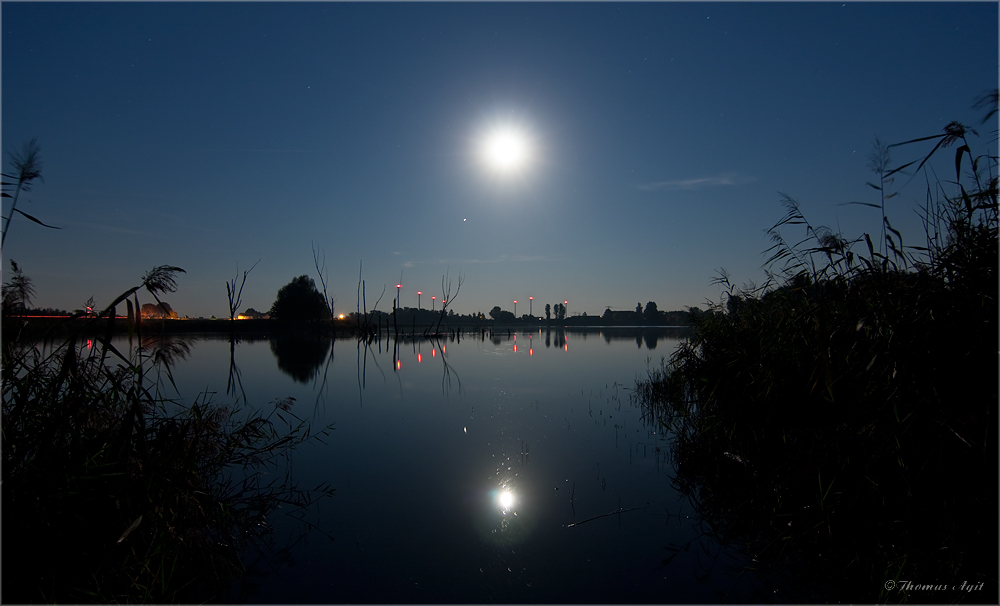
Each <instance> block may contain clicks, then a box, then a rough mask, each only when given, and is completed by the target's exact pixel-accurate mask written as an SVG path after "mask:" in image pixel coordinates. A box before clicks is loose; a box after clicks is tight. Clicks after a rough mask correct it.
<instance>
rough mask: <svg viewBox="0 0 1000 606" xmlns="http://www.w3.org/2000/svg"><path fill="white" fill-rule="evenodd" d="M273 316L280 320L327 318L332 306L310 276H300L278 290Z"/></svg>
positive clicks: (273, 306) (272, 307) (272, 311)
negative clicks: (327, 302) (328, 304)
mask: <svg viewBox="0 0 1000 606" xmlns="http://www.w3.org/2000/svg"><path fill="white" fill-rule="evenodd" d="M271 317H272V318H277V319H280V320H326V319H329V318H330V308H329V307H328V306H327V304H326V300H325V299H324V298H323V295H322V294H321V293H320V292H319V291H318V290H316V282H314V281H313V279H312V278H310V277H309V276H299V277H298V278H295V279H293V280H292V281H291V282H289V283H288V284H285V285H284V286H282V287H281V289H280V290H278V296H277V298H275V300H274V304H273V305H272V306H271Z"/></svg>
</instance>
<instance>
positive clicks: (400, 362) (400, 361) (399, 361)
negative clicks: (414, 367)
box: [396, 360, 403, 370]
mask: <svg viewBox="0 0 1000 606" xmlns="http://www.w3.org/2000/svg"><path fill="white" fill-rule="evenodd" d="M402 367H403V362H402V360H396V370H399V369H400V368H402Z"/></svg>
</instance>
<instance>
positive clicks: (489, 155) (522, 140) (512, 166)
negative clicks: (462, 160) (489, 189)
mask: <svg viewBox="0 0 1000 606" xmlns="http://www.w3.org/2000/svg"><path fill="white" fill-rule="evenodd" d="M480 156H481V158H482V160H483V162H484V163H485V164H486V166H488V167H489V168H490V169H492V170H494V171H496V172H498V173H501V174H508V173H513V172H517V171H518V170H521V169H523V168H524V167H525V166H526V165H527V164H528V163H529V162H530V161H531V156H532V149H531V141H530V139H529V138H528V136H527V135H526V134H525V133H524V132H523V131H521V130H519V129H516V128H513V127H500V128H495V129H493V130H491V131H490V132H488V133H486V135H485V136H484V137H483V139H482V143H481V146H480Z"/></svg>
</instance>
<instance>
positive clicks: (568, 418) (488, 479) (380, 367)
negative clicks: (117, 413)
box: [166, 328, 775, 603]
mask: <svg viewBox="0 0 1000 606" xmlns="http://www.w3.org/2000/svg"><path fill="white" fill-rule="evenodd" d="M678 338H679V334H678V333H677V332H676V330H665V329H650V330H646V331H643V330H638V329H623V328H615V329H591V330H587V331H566V332H562V331H560V332H556V331H552V332H550V333H547V332H546V331H544V330H543V331H540V332H534V333H517V334H514V333H511V334H510V335H509V336H508V334H507V332H506V331H504V332H503V333H502V334H500V333H497V334H496V335H495V338H491V337H490V336H489V335H487V336H486V337H485V338H482V337H481V336H479V335H476V336H471V335H463V336H462V337H461V338H459V339H458V340H442V341H431V340H415V341H414V340H406V339H403V340H401V341H400V343H399V346H398V349H397V350H395V351H394V348H393V346H392V344H391V342H390V344H389V345H388V346H387V344H386V343H387V342H386V341H385V340H383V341H382V342H381V347H380V346H379V345H375V346H374V347H373V348H368V349H367V350H366V348H365V347H364V346H359V345H358V343H357V341H355V340H336V341H334V340H331V339H326V340H317V339H297V340H293V339H282V340H269V339H263V340H247V339H244V340H242V341H240V342H239V343H237V345H236V347H235V362H236V365H237V366H238V368H239V371H240V375H241V381H242V388H243V391H245V393H246V398H247V402H246V406H247V407H265V406H269V403H270V402H273V401H274V400H276V399H279V398H284V397H287V396H291V397H294V398H295V399H296V403H295V406H294V408H293V411H294V412H296V413H297V414H298V415H299V416H301V417H303V418H309V419H312V421H313V423H314V426H316V427H321V426H324V425H327V424H330V423H333V424H334V427H335V431H333V432H332V434H331V436H330V437H329V438H328V439H326V444H322V443H319V442H311V443H308V444H306V445H304V446H302V447H300V448H299V449H298V450H296V451H295V454H294V455H293V457H292V461H291V464H290V469H291V475H292V478H293V479H294V480H295V481H296V482H297V483H298V484H299V485H300V487H302V488H306V487H311V486H315V485H318V484H321V483H329V484H331V485H332V486H333V487H334V488H335V489H336V496H334V497H332V498H329V499H325V500H323V501H322V502H321V503H319V504H318V505H317V506H314V507H312V508H311V509H309V510H307V511H306V512H304V515H303V516H302V517H303V518H304V519H305V520H306V521H308V523H309V524H312V525H314V526H315V527H316V528H319V529H322V531H323V532H319V531H316V530H313V529H311V528H310V526H308V525H306V524H303V523H302V522H300V521H297V520H295V519H294V518H293V517H291V516H288V515H283V514H284V513H285V512H286V510H287V509H288V508H285V509H281V510H279V513H278V514H277V515H276V516H274V520H273V522H274V526H275V535H274V539H275V547H276V548H283V547H289V548H288V549H287V551H284V552H276V553H274V554H272V555H271V556H269V557H266V558H264V559H262V560H261V561H259V562H258V563H256V564H255V565H254V566H253V568H252V574H251V576H250V578H249V579H248V580H247V582H245V583H243V584H242V585H241V586H240V587H239V588H238V589H237V591H236V595H234V596H233V597H232V599H234V600H238V601H245V602H253V603H340V602H370V603H371V602H375V603H414V602H436V603H441V602H463V603H476V602H517V603H552V602H563V603H565V602H575V603H581V602H585V603H623V602H660V603H664V602H666V603H691V602H702V603H705V602H720V601H731V602H750V601H761V600H765V601H769V600H773V599H775V596H773V595H770V594H769V592H767V590H765V589H763V588H762V587H763V585H762V583H760V582H759V580H758V579H756V578H755V577H754V576H753V575H752V573H749V572H746V571H745V570H746V563H745V562H743V561H742V560H741V559H740V558H739V557H738V556H736V555H734V554H733V553H731V552H729V551H727V550H725V549H723V548H721V547H720V546H719V545H717V544H716V543H715V542H713V541H712V540H711V539H710V538H708V537H707V536H706V534H705V532H706V529H705V528H704V527H703V525H702V523H701V522H699V520H698V519H697V517H696V516H695V515H694V514H693V512H692V511H691V505H690V503H689V502H688V500H687V498H686V497H684V496H683V495H681V494H679V493H678V492H677V491H675V490H674V488H673V487H672V486H671V479H670V478H671V475H672V468H671V462H670V459H669V456H668V450H669V448H668V445H667V441H666V440H665V438H666V436H663V435H661V434H660V433H658V432H659V430H658V428H657V427H655V426H651V425H649V424H647V423H646V422H644V419H643V416H642V412H641V411H640V409H639V408H637V407H636V406H635V405H634V403H633V402H632V401H631V399H630V393H631V389H632V388H633V387H634V385H635V380H636V378H639V377H644V376H645V375H646V370H647V368H650V367H658V366H659V364H660V360H661V359H662V358H664V357H669V356H670V354H671V352H672V351H673V350H674V348H675V347H676V346H677V343H678ZM185 339H186V340H187V342H188V344H189V346H190V353H189V354H188V355H187V357H186V358H185V359H183V360H180V361H178V362H177V363H176V364H175V366H174V368H173V376H174V379H175V381H176V385H177V388H178V391H179V397H180V399H182V400H183V401H185V402H191V401H193V400H194V398H196V397H198V395H199V394H201V393H204V392H206V391H208V392H215V395H214V400H215V401H216V402H231V401H232V398H230V397H228V396H227V395H226V393H225V392H226V383H227V377H228V376H229V365H230V343H229V341H228V339H223V340H218V339H211V338H201V339H191V338H185ZM171 390H172V388H169V387H167V388H166V393H170V391H171ZM288 513H293V512H290V511H289V512H288ZM300 513H301V512H300ZM608 514H611V515H608Z"/></svg>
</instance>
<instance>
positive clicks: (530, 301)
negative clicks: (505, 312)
mask: <svg viewBox="0 0 1000 606" xmlns="http://www.w3.org/2000/svg"><path fill="white" fill-rule="evenodd" d="M534 301H535V298H534V297H528V315H529V316H534V315H535V314H534V313H532V311H531V304H532V303H533V302H534Z"/></svg>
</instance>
